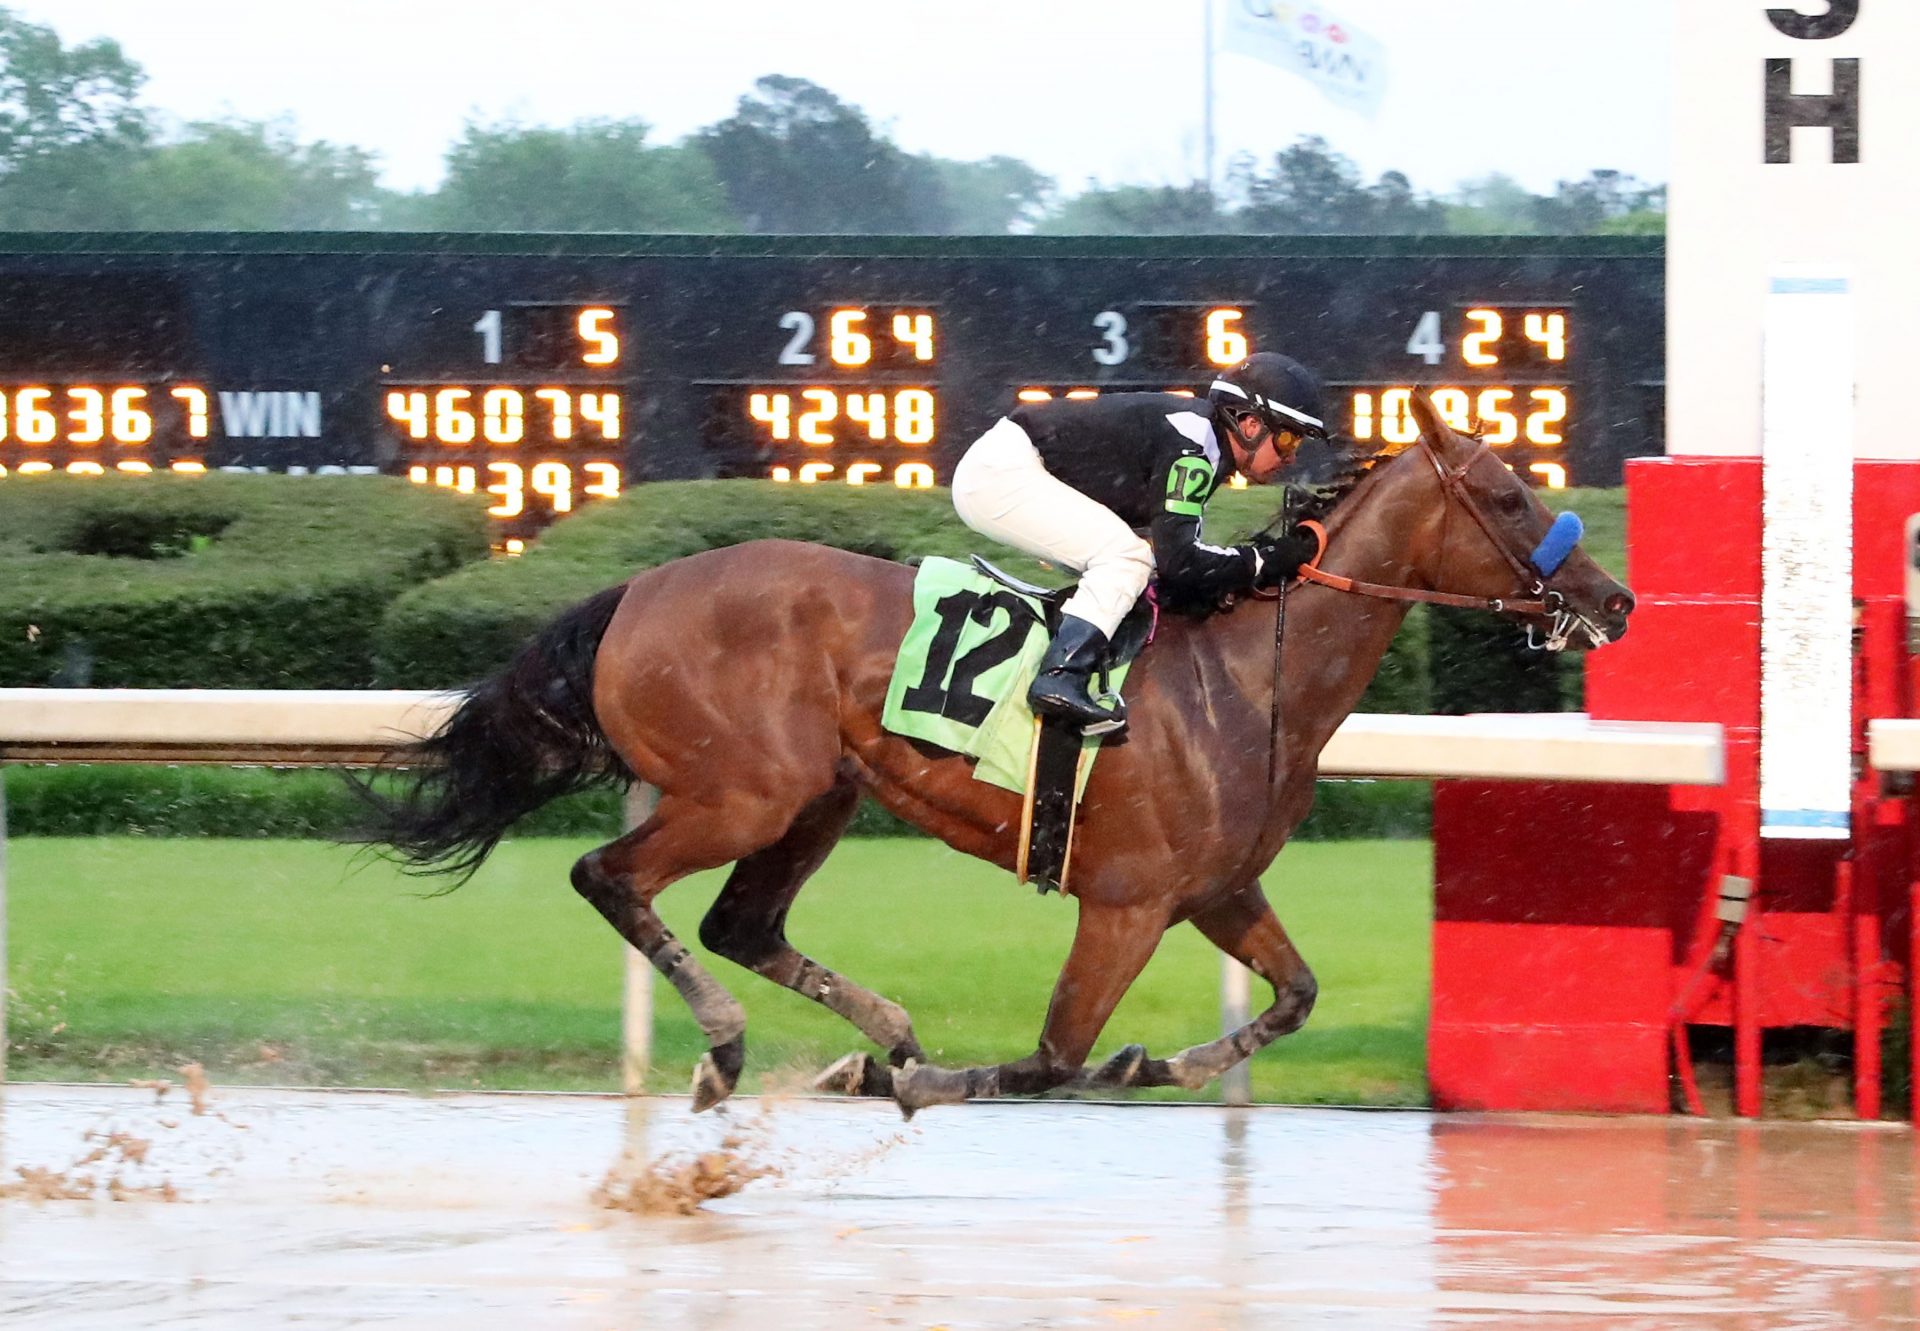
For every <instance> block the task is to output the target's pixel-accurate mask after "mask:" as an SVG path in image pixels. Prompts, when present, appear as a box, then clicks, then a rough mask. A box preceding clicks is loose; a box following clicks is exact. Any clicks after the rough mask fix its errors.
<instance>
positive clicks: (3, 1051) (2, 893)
mask: <svg viewBox="0 0 1920 1331" xmlns="http://www.w3.org/2000/svg"><path fill="white" fill-rule="evenodd" d="M6 1083H7V769H6V767H5V765H4V764H0V1086H4V1085H6Z"/></svg>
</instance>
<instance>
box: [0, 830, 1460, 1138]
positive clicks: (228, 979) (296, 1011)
mask: <svg viewBox="0 0 1920 1331" xmlns="http://www.w3.org/2000/svg"><path fill="white" fill-rule="evenodd" d="M587 848H588V843H586V842H584V841H577V840H572V839H567V840H560V839H551V840H549V839H527V840H519V841H512V842H509V843H507V844H506V845H504V846H502V847H501V848H500V850H499V851H498V852H496V853H495V855H494V857H493V859H492V860H491V861H489V863H488V864H487V865H486V867H485V868H484V869H483V870H482V871H481V873H480V874H479V875H478V876H477V877H476V878H475V879H474V881H473V882H471V883H470V884H468V885H467V886H466V887H464V888H462V889H461V890H460V891H458V892H456V893H453V894H451V895H448V896H444V897H438V898H433V897H429V896H427V895H426V894H427V893H429V892H431V891H433V890H434V889H435V887H436V886H437V884H436V883H435V881H434V880H414V879H407V878H405V877H403V876H402V875H400V874H399V873H398V872H397V871H396V870H395V869H394V868H392V867H391V866H390V865H387V864H385V863H384V862H380V861H364V860H362V861H356V860H355V859H354V858H353V856H352V855H351V854H350V853H349V852H348V851H345V850H342V849H339V848H336V847H333V846H330V845H328V844H326V843H323V842H311V841H222V840H164V839H148V838H133V837H100V838H75V839H68V838H57V837H46V838H34V837H27V838H18V839H15V840H14V841H13V843H12V845H11V847H10V864H9V887H10V890H11V893H12V901H11V912H10V929H9V937H10V940H11V948H12V953H13V961H12V965H13V970H12V975H11V977H10V978H11V984H12V989H13V992H14V1001H13V1004H12V1007H11V1012H10V1022H11V1025H10V1032H9V1033H10V1036H11V1043H12V1051H11V1064H10V1072H11V1075H12V1076H14V1077H16V1078H20V1079H41V1080H99V1079H119V1078H128V1077H150V1076H164V1075H168V1074H170V1073H172V1072H173V1071H174V1070H175V1069H177V1068H178V1067H179V1066H180V1065H181V1064H183V1063H186V1062H189V1061H198V1062H200V1063H202V1064H204V1065H205V1066H206V1068H207V1070H208V1072H209V1074H210V1075H211V1076H212V1077H213V1078H214V1079H215V1080H216V1081H229V1082H264V1083H277V1084H318V1085H362V1086H394V1087H408V1088H419V1089H425V1088H432V1087H446V1088H473V1087H484V1088H515V1089H565V1090H612V1089H615V1088H616V1087H617V1085H618V1074H617V1062H616V1059H617V1041H618V1032H619V1013H618V1004H619V985H620V966H619V953H618V944H617V942H616V940H615V939H614V937H613V935H612V933H611V932H610V931H609V930H608V929H607V927H606V925H605V924H604V923H603V922H602V921H601V920H600V918H599V917H598V916H597V915H596V914H594V912H593V911H592V910H591V909H590V908H589V907H588V906H587V905H586V904H585V903H584V902H582V901H581V900H580V899H579V898H578V897H576V896H575V895H574V893H573V891H572V889H571V888H570V887H568V885H567V870H568V868H569V866H570V865H571V864H572V862H573V860H574V858H575V857H576V856H577V855H579V854H580V853H581V852H582V851H584V850H585V849H587ZM720 881H721V875H720V874H719V873H717V872H716V873H709V874H702V875H700V876H698V877H696V878H692V879H689V880H687V881H685V882H682V883H678V884H676V885H674V886H673V887H672V888H671V889H669V890H668V891H667V893H666V894H665V895H664V896H663V897H662V898H661V903H660V904H661V909H662V913H663V914H664V915H665V917H666V919H667V922H668V924H669V925H670V926H671V927H672V928H673V929H674V930H675V932H676V933H678V934H679V936H680V937H681V938H682V939H683V940H684V941H686V942H687V943H688V944H689V945H692V946H695V948H696V950H698V947H697V943H696V941H695V933H696V929H697V925H698V921H699V917H700V914H701V912H702V911H703V910H704V909H705V907H706V905H707V903H708V902H709V901H711V900H712V898H713V894H714V892H715V891H716V890H717V889H718V887H719V884H720ZM1266 881H1267V886H1268V893H1269V896H1270V897H1271V898H1272V899H1273V900H1274V902H1275V905H1276V907H1277V909H1278V910H1279V913H1280V918H1281V920H1282V921H1283V922H1285V924H1286V925H1287V927H1288V929H1289V931H1290V932H1291V933H1292V935H1293V938H1294V940H1295V941H1296V942H1297V943H1298V944H1299V946H1300V949H1301V951H1302V953H1303V955H1305V957H1306V958H1307V960H1308V962H1309V964H1311V965H1312V966H1313V968H1314V970H1315V973H1316V974H1317V975H1318V976H1319V979H1320V1001H1319V1005H1318V1007H1317V1008H1316V1009H1315V1011H1314V1014H1313V1018H1312V1020H1311V1021H1310V1022H1309V1023H1308V1025H1307V1026H1306V1028H1305V1029H1304V1030H1303V1031H1301V1032H1300V1033H1298V1034H1296V1035H1294V1036H1292V1037H1290V1038H1288V1039H1286V1040H1283V1041H1281V1042H1280V1043H1279V1044H1278V1045H1275V1046H1274V1047H1272V1048H1270V1049H1269V1050H1267V1051H1266V1052H1264V1053H1262V1054H1260V1055H1258V1056H1257V1057H1256V1058H1255V1060H1254V1064H1253V1085H1254V1092H1255V1095H1256V1096H1257V1097H1258V1098H1260V1099H1262V1100H1272V1101H1285V1102H1292V1103H1335V1104H1374V1105H1413V1104H1421V1103H1424V1102H1425V1099H1426V1082H1425V1075H1424V1044H1425V1030H1426V1004H1427V983H1428V974H1429V964H1430V963H1429V945H1428V938H1429V922H1430V920H1431V918H1432V894H1431V887H1430V884H1431V881H1432V852H1431V848H1430V847H1429V845H1428V844H1427V843H1425V842H1407V841H1374V842H1321V843H1302V844H1297V845H1295V846H1292V847H1290V848H1289V849H1288V850H1287V851H1286V853H1285V854H1284V855H1282V856H1281V858H1280V861H1279V863H1278V865H1276V867H1275V868H1274V870H1273V871H1272V872H1270V873H1269V874H1268V875H1267V880H1266ZM1073 921H1074V907H1073V905H1072V903H1071V902H1063V901H1061V900H1060V899H1059V898H1057V897H1047V898H1040V897H1037V896H1036V895H1035V894H1034V893H1032V892H1031V891H1029V890H1028V889H1026V888H1023V887H1019V886H1016V885H1015V883H1014V882H1013V880H1012V878H1011V876H1010V875H1007V874H1004V873H1002V872H1000V871H999V870H997V869H994V868H992V867H991V866H989V865H986V864H983V863H981V862H979V861H977V860H973V859H969V858H967V857H965V856H962V855H959V854H956V853H954V852H952V851H949V850H946V849H945V848H944V847H940V846H938V845H936V844H934V843H930V842H925V841H909V840H870V841H849V842H846V843H844V844H843V845H842V846H841V847H840V848H839V849H838V850H837V851H836V852H835V853H834V855H833V857H832V859H830V860H829V861H828V862H827V865H826V867H825V868H824V869H823V870H821V872H820V874H819V875H818V876H817V877H816V878H815V879H814V881H813V882H812V883H811V884H810V885H809V887H808V889H807V891H806V892H805V893H803V894H802V895H801V897H800V899H799V901H798V903H797V904H796V905H795V907H794V910H793V914H792V918H791V920H790V923H789V929H788V932H789V936H790V937H792V938H793V940H794V941H795V943H796V944H797V945H798V946H799V947H801V948H802V950H804V951H807V952H808V953H810V954H811V955H813V956H814V957H816V958H817V959H818V960H820V961H822V962H823V963H825V964H827V965H830V966H833V967H834V968H836V969H839V970H842V971H844V972H846V973H847V974H848V975H849V976H851V977H853V978H855V979H858V980H860V981H861V982H862V983H864V984H866V985H868V986H869V987H871V988H875V989H877V990H879V991H880V992H881V993H884V994H886V995H888V996H890V997H892V998H894V999H896V1000H898V1001H900V1002H902V1003H904V1004H905V1005H906V1007H907V1008H908V1010H909V1011H911V1012H912V1013H913V1015H914V1020H915V1025H916V1029H917V1030H918V1032H919V1035H920V1039H921V1042H922V1043H923V1044H924V1045H925V1046H926V1047H927V1049H928V1051H929V1053H930V1054H931V1055H932V1056H933V1057H934V1058H936V1059H938V1060H939V1061H941V1062H943V1063H948V1064H962V1063H983V1062H998V1061H1001V1060H1005V1059H1011V1058H1017V1057H1020V1056H1022V1055H1024V1054H1026V1053H1028V1052H1030V1051H1031V1050H1032V1048H1033V1046H1034V1042H1035V1040H1036V1038H1037V1037H1038V1034H1039V1029H1040V1022H1041V1019H1042V1017H1043V1015H1044V1014H1045V1011H1046V1005H1047V998H1048V995H1049V993H1050V992H1051V989H1052V985H1053V980H1054V976H1055V974H1056V973H1057V971H1058V969H1059V965H1060V963H1061V961H1062V960H1063V959H1064V957H1065V955H1066V950H1067V945H1068V942H1069V941H1070V939H1071V936H1072V931H1073ZM702 955H703V956H705V954H704V953H702ZM707 960H708V961H709V964H710V966H711V967H712V969H713V970H714V973H715V974H716V975H717V976H718V977H719V978H720V980H721V982H722V983H724V984H726V985H727V986H728V987H729V988H730V989H731V990H733V992H734V993H735V994H737V995H738V996H739V997H740V998H741V999H742V1001H743V1002H745V1004H746V1006H747V1010H748V1014H749V1015H748V1026H747V1051H748V1053H747V1076H746V1079H745V1081H744V1083H743V1086H744V1088H745V1089H749V1090H751V1089H755V1088H757V1087H758V1086H760V1085H762V1084H764V1083H765V1082H766V1081H767V1080H768V1079H774V1080H775V1081H776V1082H777V1084H781V1085H791V1084H793V1083H794V1082H796V1081H800V1080H803V1079H804V1078H805V1077H806V1076H810V1075H811V1074H812V1073H813V1072H814V1071H817V1070H818V1069H819V1068H822V1067H824V1066H826V1064H827V1063H829V1062H831V1061H832V1060H833V1059H834V1058H836V1057H838V1056H839V1055H841V1054H843V1053H846V1052H847V1051H849V1050H852V1049H856V1048H862V1047H864V1041H863V1040H862V1039H861V1037H860V1036H859V1035H858V1033H857V1032H855V1031H854V1030H853V1029H852V1028H851V1027H849V1026H846V1025H845V1024H844V1023H842V1022H841V1021H840V1020H839V1019H838V1018H836V1017H834V1016H832V1015H831V1014H830V1013H827V1012H826V1011H824V1010H823V1009H821V1008H819V1007H816V1006H815V1005H814V1004H812V1003H810V1002H808V1001H806V1000H804V999H802V998H800V997H799V996H797V995H795V994H791V993H788V992H787V991H786V990H783V989H778V988H776V987H775V986H773V985H772V984H770V983H768V982H767V981H765V980H762V979H761V978H760V977H758V976H756V975H751V974H749V973H748V972H746V971H743V970H741V969H739V968H738V967H735V966H733V965H732V964H731V963H729V962H725V961H720V960H718V959H714V958H707ZM1219 976H1220V967H1219V962H1218V954H1217V953H1216V952H1215V951H1214V950H1213V948H1212V947H1211V945H1209V944H1208V943H1207V942H1206V940H1205V939H1203V938H1201V937H1200V935H1199V934H1198V933H1197V932H1196V931H1194V930H1193V929H1192V928H1190V927H1186V926H1182V927H1180V928H1178V929H1175V930H1174V931H1173V932H1171V933H1170V934H1168V935H1167V937H1166V939H1165V941H1164V942H1163V943H1162V944H1161V947H1160V950H1159V952H1158V954H1157V955H1156V956H1155V957H1154V959H1153V961H1152V963H1151V964H1150V965H1149V966H1148V968H1147V970H1146V973H1145V974H1144V975H1143V976H1142V977H1141V978H1140V980H1139V981H1138V982H1137V983H1136V984H1135V985H1134V987H1133V990H1132V992H1131V993H1129V995H1128V996H1127V999H1126V1001H1125V1002H1124V1003H1123V1004H1122V1006H1121V1008H1120V1010H1119V1012H1118V1013H1116V1014H1115V1016H1114V1018H1113V1020H1112V1021H1111V1022H1110V1023H1109V1024H1108V1028H1107V1033H1106V1035H1105V1037H1104V1038H1103V1039H1102V1040H1101V1042H1100V1046H1099V1049H1098V1051H1097V1055H1099V1056H1103V1055H1104V1054H1105V1053H1107V1052H1110V1051H1111V1050H1113V1049H1115V1048H1117V1047H1119V1046H1120V1045H1121V1044H1124V1043H1127V1042H1130V1041H1141V1042H1143V1043H1145V1044H1146V1045H1147V1046H1148V1048H1149V1049H1150V1050H1151V1051H1152V1052H1154V1053H1156V1054H1161V1055H1164V1054H1167V1053H1171V1052H1173V1051H1175V1050H1177V1049H1179V1048H1181V1047H1183V1046H1185V1045H1188V1044H1192V1043H1194V1042H1196V1041H1200V1040H1204V1039H1209V1038H1211V1037H1212V1036H1213V1035H1214V1034H1216V1033H1217V1022H1218V1012H1219V1006H1218V1004H1219V998H1218V992H1219ZM1254 1000H1255V1006H1256V1007H1258V1006H1260V1005H1263V1004H1264V1003H1265V1001H1266V991H1265V988H1264V986H1260V985H1258V984H1257V982H1256V986H1255V991H1254ZM655 1011H656V1014H657V1019H656V1028H655V1062H654V1074H653V1076H652V1078H651V1080H650V1083H649V1084H650V1085H651V1086H652V1087H654V1088H657V1089H661V1090H668V1091H681V1090H684V1089H685V1087H686V1084H687V1078H688V1076H689V1074H690V1071H691V1068H692V1064H693V1060H694V1059H695V1058H696V1057H697V1056H698V1054H699V1052H700V1049H701V1042H700V1039H699V1033H698V1031H697V1030H696V1029H695V1027H694V1025H693V1023H692V1020H691V1018H690V1017H689V1016H688V1015H687V1012H686V1010H685V1008H684V1007H683V1006H682V1005H681V1004H680V1002H679V1000H678V998H677V997H676V996H675V995H674V994H673V993H672V991H671V990H669V989H667V988H666V987H665V985H664V983H663V982H656V1002H655ZM1211 1094H1212V1093H1211V1092H1208V1093H1207V1095H1211ZM1169 1098H1179V1097H1178V1095H1177V1093H1176V1094H1175V1095H1174V1096H1170V1097H1169ZM1197 1098H1206V1097H1205V1096H1202V1097H1197Z"/></svg>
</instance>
